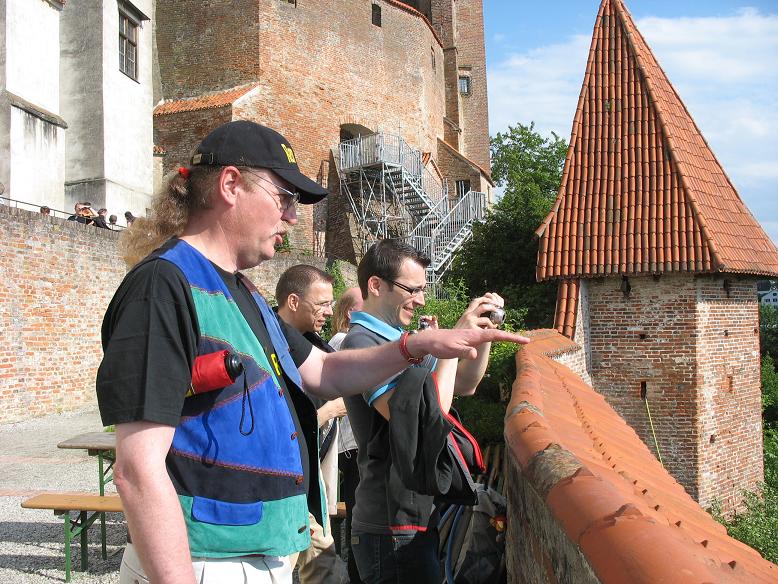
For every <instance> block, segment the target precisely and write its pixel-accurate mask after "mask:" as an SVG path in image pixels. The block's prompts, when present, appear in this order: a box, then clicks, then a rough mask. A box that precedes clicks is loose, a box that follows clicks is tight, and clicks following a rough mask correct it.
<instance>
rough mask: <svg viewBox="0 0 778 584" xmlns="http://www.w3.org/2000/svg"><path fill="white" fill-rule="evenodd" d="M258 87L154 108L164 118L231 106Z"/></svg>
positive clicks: (222, 92)
mask: <svg viewBox="0 0 778 584" xmlns="http://www.w3.org/2000/svg"><path fill="white" fill-rule="evenodd" d="M257 87H259V83H249V84H247V85H241V86H239V87H233V88H231V89H227V90H225V91H216V92H213V93H209V94H208V95H198V96H197V97H188V98H184V99H173V100H170V101H165V102H162V103H161V104H159V105H158V106H157V107H155V108H154V115H155V116H162V115H165V114H177V113H181V112H193V111H196V110H204V109H214V108H219V107H225V106H228V105H231V104H232V103H233V102H235V101H236V100H238V99H240V98H241V97H243V96H244V95H246V94H247V93H248V92H249V91H251V90H253V89H256V88H257Z"/></svg>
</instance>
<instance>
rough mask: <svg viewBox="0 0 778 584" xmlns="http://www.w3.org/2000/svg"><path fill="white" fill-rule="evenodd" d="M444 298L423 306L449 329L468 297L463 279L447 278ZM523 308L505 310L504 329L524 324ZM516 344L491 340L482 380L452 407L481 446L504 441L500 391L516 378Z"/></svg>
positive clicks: (465, 306)
mask: <svg viewBox="0 0 778 584" xmlns="http://www.w3.org/2000/svg"><path fill="white" fill-rule="evenodd" d="M442 296H443V298H430V299H428V300H427V301H426V302H427V303H426V306H425V307H424V309H423V312H424V313H425V314H434V315H435V316H437V317H438V322H439V324H440V326H441V328H452V327H453V326H454V325H455V324H456V322H457V320H459V317H460V316H461V315H462V313H463V312H464V311H465V309H466V308H467V306H468V304H469V303H470V300H471V295H470V294H469V293H468V289H467V286H466V285H465V283H464V282H463V281H462V280H459V281H449V282H448V283H447V284H446V285H445V287H444V293H443V295H442ZM525 314H526V309H523V308H522V309H516V308H509V309H507V310H506V311H505V323H504V324H503V326H502V328H504V329H505V330H511V331H516V330H520V329H521V328H522V327H523V324H524V315H525ZM517 349H518V347H517V346H516V345H515V344H513V343H493V344H492V348H491V351H490V354H489V367H488V368H487V370H486V375H485V376H484V379H483V380H482V381H481V383H480V384H479V386H478V391H477V393H476V394H475V395H474V396H472V397H463V398H456V399H455V403H454V406H455V407H456V409H457V410H458V411H459V413H460V414H461V416H462V420H463V422H464V424H465V426H466V427H467V428H468V429H469V430H470V431H471V432H472V433H473V434H474V435H475V436H476V438H478V441H479V442H480V443H481V445H482V446H485V445H487V444H493V443H499V442H502V440H503V418H504V416H505V404H503V403H500V395H501V394H500V391H501V389H503V388H506V387H510V385H511V383H513V379H514V378H515V377H516V365H515V358H514V355H515V354H516V351H517Z"/></svg>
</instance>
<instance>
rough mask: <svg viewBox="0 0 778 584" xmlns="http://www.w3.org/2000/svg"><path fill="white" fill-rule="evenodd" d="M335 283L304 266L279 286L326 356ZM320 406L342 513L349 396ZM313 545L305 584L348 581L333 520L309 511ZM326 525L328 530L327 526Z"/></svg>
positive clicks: (324, 449)
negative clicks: (342, 429) (341, 445)
mask: <svg viewBox="0 0 778 584" xmlns="http://www.w3.org/2000/svg"><path fill="white" fill-rule="evenodd" d="M334 281H335V279H334V278H333V277H332V276H330V275H329V274H328V273H327V272H325V271H323V270H320V269H319V268H317V267H315V266H310V265H307V264H298V265H296V266H292V267H291V268H289V269H287V270H286V271H284V273H283V274H281V276H280V277H279V278H278V283H277V284H276V302H278V316H279V317H280V318H281V320H283V321H284V322H285V323H286V324H287V325H289V326H291V327H293V328H295V329H296V330H297V331H299V332H300V333H302V335H303V336H304V337H305V338H306V339H307V340H308V341H309V342H310V343H311V344H312V345H313V346H314V347H317V348H319V349H321V350H322V351H324V352H326V353H332V352H334V351H335V349H333V348H332V347H331V346H330V345H329V344H327V342H326V341H325V340H324V339H322V338H321V337H320V336H319V333H320V332H321V330H322V329H323V328H324V325H325V324H327V319H328V318H329V317H331V316H332V305H333V304H334V301H333V294H332V283H333V282H334ZM308 397H309V398H310V400H311V401H312V402H313V405H314V407H316V418H317V422H318V424H319V463H320V466H321V475H322V482H323V483H324V490H325V495H326V500H327V502H326V506H327V515H335V514H337V512H338V506H337V504H338V434H339V432H338V427H339V418H340V417H342V416H345V415H346V405H345V404H344V403H343V398H340V397H339V398H337V399H334V400H330V401H327V400H323V399H319V398H317V397H316V396H312V395H309V396H308ZM308 519H309V521H310V524H311V546H310V547H309V548H308V549H307V550H305V551H303V552H301V553H300V556H299V558H298V559H297V570H298V575H299V577H300V582H301V584H328V583H330V582H341V581H343V580H344V579H345V572H346V566H345V564H344V563H343V561H342V560H341V559H340V558H339V557H338V554H337V552H336V551H335V540H334V539H333V537H332V531H331V529H330V525H329V521H327V518H326V517H325V516H324V515H322V519H323V520H324V521H326V522H327V523H326V524H325V523H322V524H319V523H318V522H317V521H316V518H315V517H314V516H313V515H312V514H310V513H309V517H308ZM323 526H326V527H323Z"/></svg>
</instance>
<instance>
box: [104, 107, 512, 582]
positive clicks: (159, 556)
mask: <svg viewBox="0 0 778 584" xmlns="http://www.w3.org/2000/svg"><path fill="white" fill-rule="evenodd" d="M326 194H327V193H326V190H325V189H323V188H322V187H320V186H319V185H318V184H316V183H315V182H313V181H311V180H310V179H308V178H307V177H305V176H304V175H303V174H301V173H300V170H299V168H298V166H297V161H296V159H295V155H294V152H293V150H292V147H291V145H290V144H289V143H288V142H287V141H286V140H285V139H284V138H283V136H281V135H280V134H278V133H277V132H275V131H273V130H270V129H269V128H266V127H263V126H260V125H258V124H254V123H252V122H247V121H238V122H230V123H228V124H225V125H223V126H220V127H219V128H217V129H215V130H214V131H213V132H211V134H209V135H208V136H207V137H206V138H205V139H204V140H203V141H202V142H201V144H200V145H199V146H198V147H197V150H196V151H195V154H194V156H193V157H192V160H191V166H189V167H181V168H179V169H178V171H177V172H176V173H175V175H174V176H172V177H171V178H169V180H168V188H167V190H166V191H165V192H164V193H162V194H161V195H160V196H159V197H158V198H157V199H156V200H155V202H154V203H153V204H152V213H151V214H150V217H149V218H148V219H145V220H139V222H140V221H143V224H142V225H141V226H140V227H138V228H135V227H133V229H131V230H129V232H128V234H127V235H128V242H129V243H128V246H129V248H130V249H129V250H128V253H127V257H144V256H145V257H144V259H142V260H141V261H140V262H139V263H138V264H137V265H136V266H135V267H134V268H133V269H132V270H131V271H130V272H129V273H128V274H127V276H126V278H125V280H124V281H123V282H122V284H121V285H120V287H119V289H118V290H117V292H116V294H115V296H114V298H113V300H112V301H111V304H110V306H109V307H108V310H107V312H106V315H105V319H104V321H103V328H102V339H103V349H104V353H105V356H104V359H103V362H102V363H101V365H100V369H99V371H98V376H97V396H98V402H99V405H100V413H101V416H102V419H103V423H104V424H106V425H107V424H115V425H116V439H117V447H116V455H117V459H116V465H115V474H114V477H115V479H114V480H115V484H116V487H117V490H118V491H119V494H120V495H121V497H122V502H123V505H124V510H125V516H126V518H127V524H128V527H129V532H130V536H131V541H132V543H131V544H128V546H127V549H126V551H125V554H124V558H123V561H122V569H121V577H120V581H121V582H146V581H151V582H154V583H155V584H163V583H164V584H166V583H173V582H176V583H177V582H186V583H187V584H191V583H192V582H195V581H197V582H201V583H209V582H219V583H229V582H291V581H292V577H291V567H290V565H289V561H288V559H287V558H286V556H288V555H290V554H293V553H294V552H298V551H301V550H304V549H306V548H307V547H308V545H309V543H310V535H309V524H308V511H309V510H310V512H311V513H312V514H313V515H314V516H315V517H317V519H318V520H319V521H320V522H321V513H322V512H323V508H322V497H321V496H320V490H319V477H318V464H317V462H318V460H317V459H318V457H317V455H316V454H317V448H318V445H317V424H316V410H315V408H314V407H313V405H312V403H311V401H310V400H309V399H308V397H307V396H306V394H305V393H303V391H302V389H303V388H305V391H306V392H309V393H310V394H312V395H317V396H319V397H322V398H325V399H332V398H335V397H338V396H346V395H351V394H354V393H356V392H358V391H359V388H363V387H371V386H375V385H379V384H380V383H381V382H382V381H383V380H385V379H388V378H390V377H392V376H393V375H394V374H396V373H397V372H398V371H401V370H403V369H404V368H405V367H406V366H407V365H408V363H410V362H414V361H415V360H416V359H417V358H418V357H420V356H423V355H425V354H428V353H431V354H434V355H436V356H438V357H442V358H450V357H470V358H472V357H474V356H475V349H474V348H473V347H475V346H478V345H480V344H482V343H483V342H486V341H492V340H511V341H514V342H524V341H525V339H523V338H522V337H518V336H517V335H513V334H509V333H503V332H500V331H486V330H480V329H479V330H459V331H423V332H421V333H419V334H417V335H414V336H413V337H408V336H404V337H403V338H401V340H400V341H399V342H396V343H387V344H385V345H382V346H380V347H374V348H371V349H365V350H354V351H347V352H339V353H324V352H323V351H321V350H319V349H317V348H315V347H312V346H311V345H310V343H308V342H307V341H306V340H305V339H304V338H303V337H302V336H301V335H300V334H299V333H298V332H297V331H296V330H294V329H292V328H291V327H287V326H285V325H284V324H283V323H282V322H279V320H278V319H277V318H276V316H275V315H274V313H273V312H272V310H270V308H269V307H268V305H267V303H266V302H265V300H264V298H263V297H262V296H261V295H260V293H259V292H258V291H257V289H256V288H255V287H254V286H253V284H252V283H251V282H250V281H249V280H248V278H246V277H245V276H244V275H243V274H242V273H241V272H240V270H245V269H248V268H252V267H254V266H256V265H258V264H260V263H261V262H263V261H265V260H268V259H270V258H272V257H273V255H274V253H275V248H276V246H278V245H280V244H281V243H282V241H283V236H284V234H285V233H286V232H287V231H288V229H289V228H290V227H291V226H293V225H294V224H296V223H297V211H296V203H297V202H298V201H299V202H300V203H303V204H311V203H315V202H317V201H319V200H321V199H322V198H323V197H324V196H325V195H326ZM133 238H134V239H133ZM160 244H161V245H160ZM158 245H160V246H159V247H157V246H158ZM155 247H156V249H155V250H154V251H151V253H148V254H147V253H146V252H147V251H148V250H149V249H150V248H155ZM141 251H142V252H143V253H139V252H141ZM220 351H228V352H231V353H236V354H237V355H239V357H240V360H241V362H242V365H243V370H242V372H241V373H239V374H238V375H237V376H236V377H234V381H233V382H232V383H227V382H226V381H225V382H224V383H225V384H226V385H225V386H224V387H221V388H219V389H217V390H215V391H210V392H207V393H199V394H194V395H193V392H192V391H190V389H191V384H192V374H191V372H192V368H193V366H194V363H195V359H196V358H198V357H200V356H205V355H211V356H212V355H213V354H214V353H217V352H220ZM214 362H216V363H218V360H216V361H214ZM217 373H218V371H217Z"/></svg>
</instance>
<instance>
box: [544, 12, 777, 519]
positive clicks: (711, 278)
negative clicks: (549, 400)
mask: <svg viewBox="0 0 778 584" xmlns="http://www.w3.org/2000/svg"><path fill="white" fill-rule="evenodd" d="M538 234H539V235H540V237H541V242H540V250H539V253H538V268H537V276H538V279H539V280H546V279H557V280H559V281H560V285H559V297H558V303H557V329H558V330H559V331H560V332H562V333H563V334H565V335H567V336H570V337H575V339H576V340H577V341H578V342H579V343H582V344H583V345H584V346H585V347H586V351H587V360H588V370H589V373H590V375H591V382H592V386H593V387H594V388H595V389H596V390H597V391H599V392H601V393H602V394H603V395H604V396H605V397H606V398H607V400H608V402H609V403H610V404H611V405H612V406H613V407H614V408H615V409H616V410H617V411H618V412H619V413H620V414H621V415H622V416H623V417H624V418H625V419H626V420H627V422H628V423H629V424H630V425H631V426H632V427H633V428H634V429H635V430H636V431H637V432H638V434H639V435H640V436H641V438H642V439H643V440H644V441H645V443H646V444H647V445H648V446H649V447H650V448H651V449H652V450H653V451H654V453H655V454H656V455H657V456H660V457H661V459H662V461H663V463H664V465H665V467H666V468H667V469H668V470H669V471H670V472H671V473H672V474H673V476H674V477H675V478H676V480H678V481H679V482H680V483H681V484H682V485H683V486H684V487H685V488H686V490H687V491H688V492H689V493H690V494H691V495H692V496H693V497H695V498H696V499H697V500H698V501H699V502H700V504H702V505H703V506H705V505H708V504H710V503H711V502H712V501H713V500H719V501H721V502H722V503H723V505H724V509H725V510H728V509H732V508H734V507H735V506H736V505H737V504H738V501H739V499H740V493H741V491H742V490H743V489H750V490H754V489H755V488H756V487H757V485H758V483H759V482H760V481H761V480H762V479H763V464H762V437H761V402H760V367H759V326H758V315H759V313H758V304H757V295H756V280H757V278H758V277H760V276H768V275H769V276H774V275H776V274H778V250H776V247H775V245H774V244H773V242H772V241H771V240H770V239H769V238H768V237H767V235H766V234H765V233H764V231H763V230H762V228H761V227H760V225H759V224H758V223H757V222H756V220H755V219H754V217H753V216H752V215H751V213H750V212H749V211H748V209H747V208H746V206H745V205H744V204H743V201H742V200H741V199H740V197H739V196H738V194H737V192H736V191H735V188H734V187H733V185H732V183H731V182H730V180H729V179H728V177H727V175H726V174H725V172H724V170H723V169H722V167H721V166H720V164H719V162H718V161H717V160H716V157H715V156H714V155H713V153H712V152H711V150H710V148H709V147H708V145H707V143H706V142H705V140H704V138H703V137H702V135H701V133H700V131H699V129H698V128H697V126H696V125H695V123H694V121H693V120H692V118H691V116H690V114H689V112H688V111H687V110H686V108H685V107H684V105H683V103H682V101H681V99H680V97H679V96H678V94H677V93H676V91H675V89H674V88H673V86H672V85H671V84H670V82H669V80H668V79H667V77H666V76H665V74H664V72H663V71H662V69H661V68H660V66H659V64H658V63H657V61H656V59H655V57H654V55H653V54H652V52H651V50H650V49H649V47H648V45H647V44H646V41H645V39H643V37H642V36H641V34H640V32H639V31H638V30H637V28H636V27H635V24H634V22H633V20H632V17H631V16H630V14H629V12H628V11H627V9H626V8H625V6H624V4H623V2H622V0H603V2H602V4H601V6H600V10H599V13H598V15H597V21H596V23H595V27H594V34H593V38H592V44H591V49H590V53H589V59H588V63H587V68H586V76H585V78H584V82H583V89H582V91H581V96H580V100H579V102H578V108H577V111H576V115H575V120H574V122H573V129H572V135H571V140H570V148H569V151H568V154H567V160H566V163H565V168H564V173H563V177H562V185H561V188H560V191H559V195H558V197H557V200H556V203H555V204H554V207H553V210H552V212H551V213H550V214H549V215H548V217H547V218H546V219H545V220H544V222H543V224H542V225H541V227H540V228H539V229H538Z"/></svg>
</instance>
